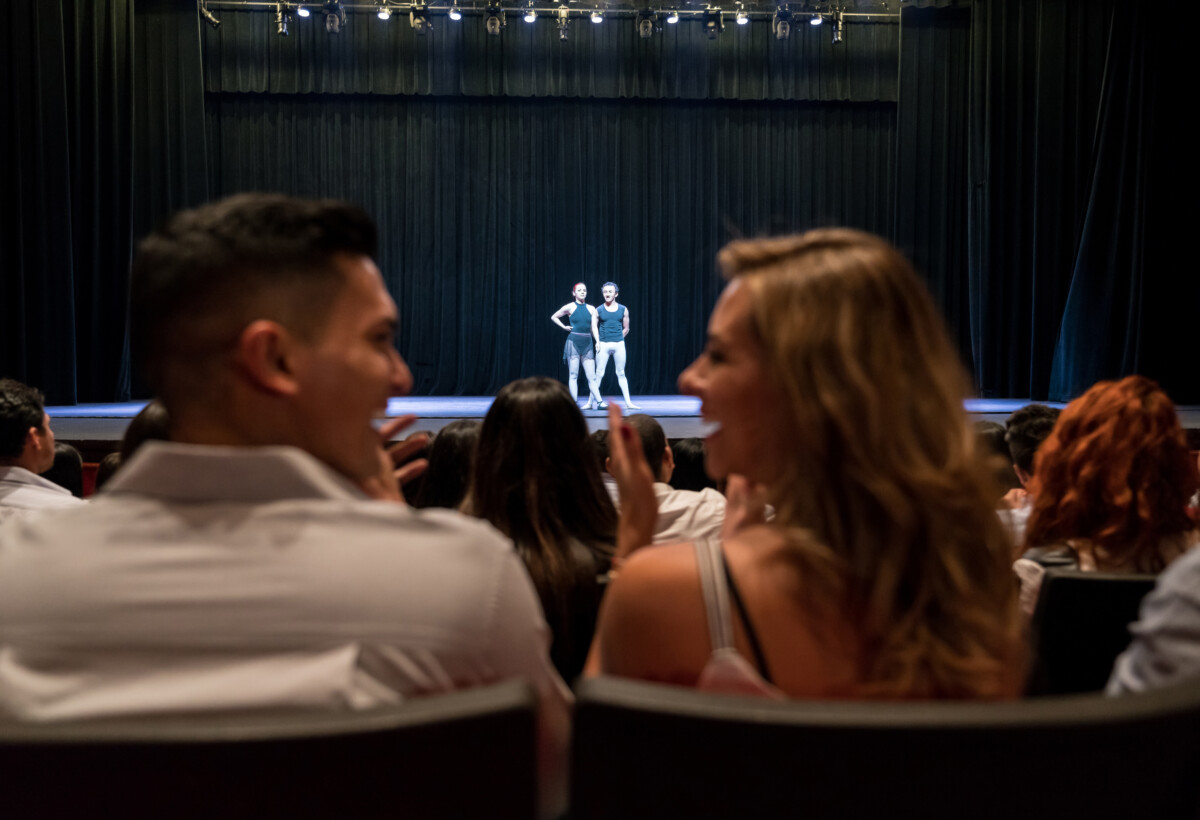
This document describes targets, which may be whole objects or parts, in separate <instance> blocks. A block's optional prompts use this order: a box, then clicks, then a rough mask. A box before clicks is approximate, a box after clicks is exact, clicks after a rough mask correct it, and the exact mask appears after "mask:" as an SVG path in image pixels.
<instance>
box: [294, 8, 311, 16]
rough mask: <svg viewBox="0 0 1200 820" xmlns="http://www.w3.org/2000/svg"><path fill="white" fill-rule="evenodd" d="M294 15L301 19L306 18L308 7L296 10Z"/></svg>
mask: <svg viewBox="0 0 1200 820" xmlns="http://www.w3.org/2000/svg"><path fill="white" fill-rule="evenodd" d="M296 14H299V15H300V16H301V17H307V16H308V15H309V14H310V12H309V10H308V6H300V7H299V8H298V9H296Z"/></svg>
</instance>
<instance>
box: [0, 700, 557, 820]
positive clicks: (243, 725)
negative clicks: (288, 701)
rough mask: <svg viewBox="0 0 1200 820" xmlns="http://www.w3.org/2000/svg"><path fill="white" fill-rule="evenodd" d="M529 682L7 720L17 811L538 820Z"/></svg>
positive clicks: (4, 789)
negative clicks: (356, 707) (251, 709)
mask: <svg viewBox="0 0 1200 820" xmlns="http://www.w3.org/2000/svg"><path fill="white" fill-rule="evenodd" d="M535 710H536V699H535V696H534V693H533V690H532V688H531V687H530V686H529V685H528V684H526V683H524V682H520V681H512V682H506V683H501V684H497V685H494V686H490V687H484V688H480V689H474V690H468V691H463V692H456V693H452V694H447V695H439V696H434V697H427V698H421V699H414V700H412V701H409V702H407V703H405V704H403V705H400V706H397V707H392V708H387V709H382V710H378V711H372V712H358V713H345V714H325V713H319V714H318V713H306V714H295V713H293V714H288V715H283V714H280V715H256V716H250V717H238V718H234V717H221V718H211V717H210V718H202V717H197V718H188V719H169V720H166V719H160V720H138V721H132V720H122V721H119V722H112V721H105V722H77V723H52V724H18V723H4V724H0V783H2V784H3V785H2V786H0V805H3V807H4V808H3V812H4V814H5V816H7V817H14V818H17V817H19V818H66V817H77V818H84V817H120V818H173V819H174V818H222V820H224V818H270V817H288V818H298V817H302V818H318V817H319V818H375V817H421V818H443V817H444V818H460V817H506V818H528V817H531V816H533V815H534V814H535V811H536V808H535V807H536V787H535V774H534V772H535V766H534V749H535V739H534V738H535V729H534V724H535Z"/></svg>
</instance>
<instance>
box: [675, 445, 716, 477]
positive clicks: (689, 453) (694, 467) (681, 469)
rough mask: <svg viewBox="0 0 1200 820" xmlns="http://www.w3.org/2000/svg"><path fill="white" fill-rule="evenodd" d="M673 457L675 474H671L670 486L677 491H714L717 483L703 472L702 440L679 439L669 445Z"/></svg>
mask: <svg viewBox="0 0 1200 820" xmlns="http://www.w3.org/2000/svg"><path fill="white" fill-rule="evenodd" d="M671 452H672V453H673V454H674V456H675V472H674V473H672V474H671V486H672V487H674V488H675V489H677V490H695V491H700V490H703V489H704V488H705V487H712V488H713V489H716V487H717V482H715V481H713V480H712V478H711V477H709V475H708V473H706V472H705V470H704V439H701V438H696V437H694V436H693V437H692V438H681V439H679V440H678V441H676V442H675V443H674V444H672V445H671Z"/></svg>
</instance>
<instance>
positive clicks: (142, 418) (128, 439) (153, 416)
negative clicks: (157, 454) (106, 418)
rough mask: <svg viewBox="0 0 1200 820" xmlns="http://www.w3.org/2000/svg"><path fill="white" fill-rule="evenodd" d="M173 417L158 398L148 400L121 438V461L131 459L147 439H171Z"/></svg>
mask: <svg viewBox="0 0 1200 820" xmlns="http://www.w3.org/2000/svg"><path fill="white" fill-rule="evenodd" d="M170 440H171V417H170V415H169V414H168V413H167V408H166V407H164V406H163V403H162V402H161V401H159V400H158V399H152V400H150V401H148V402H146V406H145V407H143V408H142V409H141V410H139V411H138V413H137V415H136V416H134V417H133V420H132V421H130V422H129V426H128V427H126V428H125V435H124V436H123V437H122V438H121V449H120V455H121V463H125V462H127V461H129V459H130V458H132V457H133V454H134V453H135V452H136V451H137V449H138V448H139V447H141V446H142V445H143V444H145V443H146V442H147V441H170Z"/></svg>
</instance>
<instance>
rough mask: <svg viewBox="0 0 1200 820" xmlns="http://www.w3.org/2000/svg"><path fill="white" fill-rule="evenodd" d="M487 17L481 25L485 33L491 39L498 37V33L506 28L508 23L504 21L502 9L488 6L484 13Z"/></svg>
mask: <svg viewBox="0 0 1200 820" xmlns="http://www.w3.org/2000/svg"><path fill="white" fill-rule="evenodd" d="M485 13H486V14H487V17H486V18H485V19H484V21H483V24H484V27H485V28H486V29H487V33H488V34H490V35H492V36H493V37H499V36H500V31H501V30H502V29H504V28H506V27H507V26H508V21H506V20H505V19H504V9H502V8H500V7H499V6H488V8H487V11H486V12H485Z"/></svg>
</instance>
